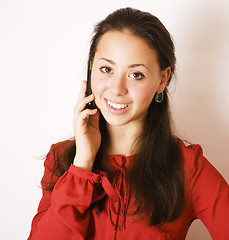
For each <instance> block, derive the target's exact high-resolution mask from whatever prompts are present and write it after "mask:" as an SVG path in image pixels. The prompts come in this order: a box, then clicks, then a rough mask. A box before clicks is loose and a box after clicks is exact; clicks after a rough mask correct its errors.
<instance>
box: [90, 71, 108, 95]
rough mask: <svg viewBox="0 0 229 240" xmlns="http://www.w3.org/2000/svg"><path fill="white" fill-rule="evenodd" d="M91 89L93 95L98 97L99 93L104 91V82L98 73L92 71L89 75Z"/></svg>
mask: <svg viewBox="0 0 229 240" xmlns="http://www.w3.org/2000/svg"><path fill="white" fill-rule="evenodd" d="M91 89H92V92H93V93H94V95H95V98H98V97H99V95H100V94H101V93H102V92H103V91H104V89H105V84H104V80H102V79H101V77H100V76H99V74H96V73H92V75H91Z"/></svg>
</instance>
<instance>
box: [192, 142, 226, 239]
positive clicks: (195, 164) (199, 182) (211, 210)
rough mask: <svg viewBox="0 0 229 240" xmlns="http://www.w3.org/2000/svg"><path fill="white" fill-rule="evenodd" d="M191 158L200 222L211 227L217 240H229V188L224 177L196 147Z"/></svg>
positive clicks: (195, 199) (196, 214)
mask: <svg viewBox="0 0 229 240" xmlns="http://www.w3.org/2000/svg"><path fill="white" fill-rule="evenodd" d="M191 148H192V153H193V154H192V156H191V158H192V159H191V161H190V163H191V176H192V178H191V190H192V205H193V210H194V213H195V216H196V218H198V219H200V220H201V221H202V222H203V223H204V224H205V226H206V227H207V229H208V231H209V233H210V234H211V236H212V238H213V239H216V240H227V239H229V186H228V183H227V182H226V181H225V179H224V178H223V177H222V176H221V175H220V173H219V172H218V171H217V170H216V169H215V167H213V165H212V164H211V163H210V162H209V161H208V160H207V159H206V158H205V157H204V156H203V151H202V149H201V147H200V146H199V145H194V146H192V147H191Z"/></svg>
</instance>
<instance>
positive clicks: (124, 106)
mask: <svg viewBox="0 0 229 240" xmlns="http://www.w3.org/2000/svg"><path fill="white" fill-rule="evenodd" d="M107 104H108V105H109V106H111V107H112V108H115V109H124V108H127V107H128V106H129V104H124V103H122V104H120V103H113V102H111V101H109V100H107Z"/></svg>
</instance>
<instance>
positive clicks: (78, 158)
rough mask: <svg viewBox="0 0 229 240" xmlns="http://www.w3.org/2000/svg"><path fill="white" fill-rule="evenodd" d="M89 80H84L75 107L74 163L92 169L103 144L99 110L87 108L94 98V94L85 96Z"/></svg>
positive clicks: (88, 169) (85, 168)
mask: <svg viewBox="0 0 229 240" xmlns="http://www.w3.org/2000/svg"><path fill="white" fill-rule="evenodd" d="M86 88H87V82H86V81H83V83H82V87H81V90H80V93H79V97H78V101H77V104H76V106H75V108H74V121H73V127H74V134H75V142H76V155H75V158H74V162H73V164H74V165H75V166H77V167H79V168H82V169H84V170H87V171H92V168H93V165H94V161H95V157H96V154H97V152H98V150H99V147H100V144H101V133H100V130H99V110H98V109H86V108H85V107H86V104H87V103H89V102H91V101H93V100H94V95H93V94H92V95H90V96H87V97H85V95H86Z"/></svg>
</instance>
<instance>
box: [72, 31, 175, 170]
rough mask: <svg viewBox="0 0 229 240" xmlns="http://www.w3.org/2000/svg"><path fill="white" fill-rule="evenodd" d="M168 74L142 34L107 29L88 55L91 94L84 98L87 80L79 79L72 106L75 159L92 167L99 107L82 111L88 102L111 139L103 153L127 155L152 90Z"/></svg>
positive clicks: (98, 140)
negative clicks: (93, 106)
mask: <svg viewBox="0 0 229 240" xmlns="http://www.w3.org/2000/svg"><path fill="white" fill-rule="evenodd" d="M170 73H171V69H170V68H169V67H168V68H166V69H165V70H163V71H162V70H161V69H160V66H159V63H158V56H157V53H156V51H155V50H154V49H152V48H151V47H150V46H149V45H148V44H147V43H146V42H145V41H144V39H142V38H140V37H138V36H136V35H134V34H133V33H131V32H130V31H128V30H124V31H108V32H106V33H105V34H104V35H103V36H102V38H101V39H100V41H99V43H98V46H97V49H96V53H95V57H94V59H93V68H92V76H91V79H92V92H93V95H91V96H89V97H85V92H86V83H85V82H83V85H82V89H81V92H80V95H79V98H78V102H77V105H76V107H75V119H74V130H75V139H76V146H77V151H76V157H75V160H74V164H75V165H76V166H78V167H81V168H82V169H85V170H88V171H91V170H92V167H93V163H94V159H95V156H96V154H97V151H98V149H99V146H100V144H101V135H100V132H99V125H98V121H99V114H98V110H96V109H95V110H89V109H86V110H84V107H85V105H86V104H87V103H88V102H90V101H92V100H94V99H95V103H96V105H97V107H98V109H99V110H100V111H101V113H102V114H103V116H104V118H105V120H106V122H107V128H108V133H109V136H110V139H111V144H110V146H109V149H108V154H111V155H125V156H128V155H130V154H131V152H130V151H131V146H132V144H133V141H134V139H135V138H136V136H137V135H138V133H139V132H140V131H141V129H142V126H143V122H144V119H145V117H146V113H147V110H148V107H149V105H150V103H151V101H152V100H153V98H154V95H155V93H156V92H159V91H163V90H164V88H165V86H166V84H167V81H168V79H169V76H170ZM107 100H109V101H110V102H112V103H116V104H124V105H123V107H126V106H128V107H127V108H126V109H122V110H120V109H119V110H117V109H114V108H112V107H110V106H109V105H108V104H107ZM89 115H90V118H89V121H88V116H89Z"/></svg>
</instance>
